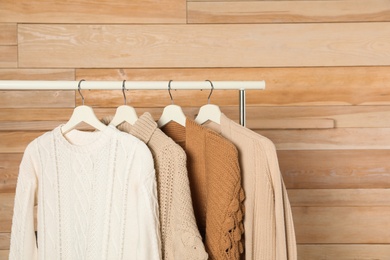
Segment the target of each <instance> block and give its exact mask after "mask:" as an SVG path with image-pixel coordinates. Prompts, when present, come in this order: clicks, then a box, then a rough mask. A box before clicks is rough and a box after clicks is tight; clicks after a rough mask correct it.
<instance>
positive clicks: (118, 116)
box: [110, 80, 138, 126]
mask: <svg viewBox="0 0 390 260" xmlns="http://www.w3.org/2000/svg"><path fill="white" fill-rule="evenodd" d="M125 82H126V80H124V81H123V83H122V93H123V98H124V101H125V104H124V105H122V106H119V107H118V108H117V109H116V112H115V115H114V118H113V119H112V120H111V122H110V125H113V126H118V125H120V124H122V123H123V122H128V123H129V124H131V125H134V123H135V122H137V120H138V116H137V112H136V111H135V109H134V108H133V107H132V106H128V105H126V103H127V100H126V94H125Z"/></svg>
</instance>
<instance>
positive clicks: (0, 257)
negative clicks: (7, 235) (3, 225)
mask: <svg viewBox="0 0 390 260" xmlns="http://www.w3.org/2000/svg"><path fill="white" fill-rule="evenodd" d="M8 256H9V250H0V260H7V259H9V258H8Z"/></svg>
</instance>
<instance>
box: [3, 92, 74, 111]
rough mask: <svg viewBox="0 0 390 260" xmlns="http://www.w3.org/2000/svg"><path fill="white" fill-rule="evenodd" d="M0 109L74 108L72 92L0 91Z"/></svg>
mask: <svg viewBox="0 0 390 260" xmlns="http://www.w3.org/2000/svg"><path fill="white" fill-rule="evenodd" d="M0 95H1V99H0V108H56V107H57V108H58V107H74V106H75V92H74V91H39V90H36V91H24V90H19V91H17V90H11V91H0Z"/></svg>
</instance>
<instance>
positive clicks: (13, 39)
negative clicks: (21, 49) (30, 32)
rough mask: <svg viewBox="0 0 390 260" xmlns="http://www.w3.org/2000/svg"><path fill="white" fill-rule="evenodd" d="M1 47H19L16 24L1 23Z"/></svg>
mask: <svg viewBox="0 0 390 260" xmlns="http://www.w3.org/2000/svg"><path fill="white" fill-rule="evenodd" d="M0 32H1V33H0V45H17V44H18V37H17V36H18V33H17V26H16V23H0Z"/></svg>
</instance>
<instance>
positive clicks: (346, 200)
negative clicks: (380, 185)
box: [288, 189, 390, 207]
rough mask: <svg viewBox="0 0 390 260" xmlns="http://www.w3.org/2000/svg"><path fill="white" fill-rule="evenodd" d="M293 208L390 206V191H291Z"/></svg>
mask: <svg viewBox="0 0 390 260" xmlns="http://www.w3.org/2000/svg"><path fill="white" fill-rule="evenodd" d="M288 196H289V200H290V203H291V206H292V207H362V206H364V207H383V206H387V207H389V206H390V189H293V190H291V189H289V190H288Z"/></svg>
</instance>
